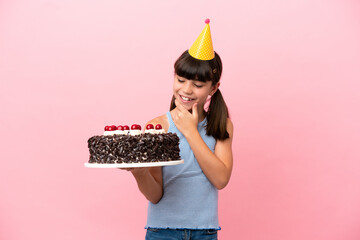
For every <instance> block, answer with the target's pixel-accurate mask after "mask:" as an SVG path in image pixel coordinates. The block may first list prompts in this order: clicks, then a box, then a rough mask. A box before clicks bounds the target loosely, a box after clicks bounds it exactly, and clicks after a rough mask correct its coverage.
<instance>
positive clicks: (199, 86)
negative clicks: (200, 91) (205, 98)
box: [194, 84, 203, 88]
mask: <svg viewBox="0 0 360 240" xmlns="http://www.w3.org/2000/svg"><path fill="white" fill-rule="evenodd" d="M194 86H195V87H197V88H202V87H203V85H199V84H194Z"/></svg>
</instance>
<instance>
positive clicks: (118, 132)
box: [114, 130, 127, 135]
mask: <svg viewBox="0 0 360 240" xmlns="http://www.w3.org/2000/svg"><path fill="white" fill-rule="evenodd" d="M114 132H115V133H114V134H120V135H125V134H127V132H125V131H122V130H115V131H114Z"/></svg>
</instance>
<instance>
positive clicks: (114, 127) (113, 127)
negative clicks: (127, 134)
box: [108, 125, 116, 131]
mask: <svg viewBox="0 0 360 240" xmlns="http://www.w3.org/2000/svg"><path fill="white" fill-rule="evenodd" d="M114 130H116V126H115V125H111V126H109V128H108V131H114Z"/></svg>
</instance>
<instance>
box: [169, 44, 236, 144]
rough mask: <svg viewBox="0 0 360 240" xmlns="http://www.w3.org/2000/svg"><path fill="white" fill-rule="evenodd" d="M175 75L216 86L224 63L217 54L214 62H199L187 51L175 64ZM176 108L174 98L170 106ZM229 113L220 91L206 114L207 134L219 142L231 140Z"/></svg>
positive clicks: (213, 98)
mask: <svg viewBox="0 0 360 240" xmlns="http://www.w3.org/2000/svg"><path fill="white" fill-rule="evenodd" d="M174 68H175V74H177V75H178V76H180V77H184V78H186V79H190V80H197V81H202V82H206V81H211V82H212V85H213V86H214V85H216V84H217V83H218V82H219V80H220V77H221V73H222V62H221V59H220V56H219V55H218V54H217V53H216V52H215V58H213V59H212V60H198V59H195V58H193V57H192V56H191V55H190V54H189V52H188V50H186V51H185V52H184V53H183V54H182V55H181V56H180V57H179V58H178V59H177V60H176V62H175V64H174ZM175 107H176V105H175V98H174V96H173V98H172V100H171V104H170V111H171V110H173V109H174V108H175ZM228 117H229V111H228V108H227V106H226V103H225V101H224V98H223V96H222V95H221V92H220V90H219V89H217V91H216V92H215V93H214V95H212V96H211V100H210V105H209V109H208V110H207V113H206V119H207V125H206V134H207V135H209V136H213V137H214V138H215V139H217V140H225V139H227V138H229V133H228V132H227V130H226V123H227V119H228Z"/></svg>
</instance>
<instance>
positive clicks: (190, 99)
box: [180, 95, 194, 102]
mask: <svg viewBox="0 0 360 240" xmlns="http://www.w3.org/2000/svg"><path fill="white" fill-rule="evenodd" d="M180 98H181V99H182V100H184V101H186V102H190V101H192V100H194V99H192V98H188V97H185V96H182V95H180Z"/></svg>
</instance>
